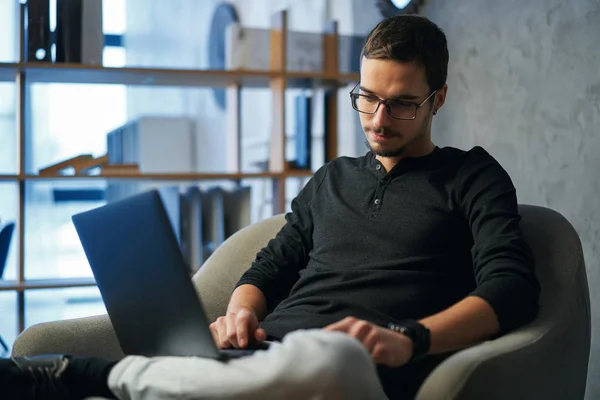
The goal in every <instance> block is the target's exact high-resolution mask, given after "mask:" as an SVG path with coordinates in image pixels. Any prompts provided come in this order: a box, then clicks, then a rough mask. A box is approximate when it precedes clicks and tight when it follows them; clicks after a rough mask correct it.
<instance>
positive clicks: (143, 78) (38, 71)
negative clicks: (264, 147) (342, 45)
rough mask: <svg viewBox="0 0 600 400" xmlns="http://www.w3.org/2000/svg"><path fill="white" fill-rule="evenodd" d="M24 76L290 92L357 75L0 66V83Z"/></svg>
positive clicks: (43, 80)
mask: <svg viewBox="0 0 600 400" xmlns="http://www.w3.org/2000/svg"><path fill="white" fill-rule="evenodd" d="M18 72H24V73H25V74H26V77H27V82H28V83H69V84H115V85H117V84H118V85H146V86H185V87H189V86H205V87H227V86H230V85H234V84H235V85H240V86H241V87H254V88H268V87H269V84H270V82H271V80H272V79H274V78H280V77H283V78H286V79H287V86H288V87H290V88H298V87H307V86H321V85H323V86H325V85H333V84H335V85H339V84H346V83H350V82H355V81H356V80H357V79H358V74H341V75H332V74H325V73H321V72H276V71H253V70H231V71H226V70H222V71H219V70H194V69H168V68H131V67H125V68H113V67H102V66H95V65H82V64H51V63H17V64H14V63H0V81H6V82H7V81H14V80H15V78H16V75H17V73H18Z"/></svg>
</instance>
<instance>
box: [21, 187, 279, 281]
mask: <svg viewBox="0 0 600 400" xmlns="http://www.w3.org/2000/svg"><path fill="white" fill-rule="evenodd" d="M259 181H260V180H259V179H255V180H252V184H247V183H246V182H244V183H242V184H241V187H237V186H236V185H235V183H234V182H231V181H202V182H191V181H150V180H122V179H121V180H120V179H110V180H108V181H105V180H103V179H94V180H91V179H87V180H85V179H81V180H79V179H68V180H67V179H62V180H41V181H35V180H31V181H28V182H27V184H26V202H25V217H26V218H25V228H26V230H25V276H26V278H27V279H44V278H46V279H49V278H52V279H68V278H77V277H92V276H93V274H92V272H91V269H90V266H89V263H88V261H87V258H86V256H85V253H84V252H83V249H82V247H81V242H80V240H79V237H78V235H77V232H76V231H75V228H74V226H73V223H72V220H71V217H72V215H73V214H76V213H79V212H83V211H85V210H89V209H92V208H95V207H98V206H101V205H103V204H106V203H107V202H113V201H116V200H120V199H123V198H125V197H128V196H131V195H133V194H136V193H140V192H142V191H145V190H149V189H150V188H153V187H163V188H165V189H168V188H170V189H169V190H168V193H169V197H168V198H169V199H170V200H169V203H168V204H169V205H168V207H167V209H168V212H169V215H170V216H171V217H172V223H173V227H174V229H175V233H176V235H177V237H178V239H179V242H180V245H181V249H182V252H183V253H184V257H185V258H186V260H188V262H189V263H190V265H191V263H192V262H191V261H189V260H191V259H194V260H195V262H193V267H190V268H194V269H197V268H198V267H199V266H200V265H201V264H202V263H203V261H204V260H205V259H206V258H207V257H208V255H210V253H211V252H212V251H213V250H214V248H215V247H216V246H218V245H220V244H221V243H222V241H223V240H224V239H226V238H227V237H228V236H230V235H231V234H233V233H235V231H237V230H238V229H240V228H242V227H244V226H246V225H248V224H249V223H252V222H255V221H257V220H258V219H259V218H261V219H262V218H265V217H267V216H270V215H268V212H270V210H271V209H269V208H268V207H267V208H264V207H263V206H264V205H265V204H267V202H268V198H270V197H271V193H270V191H271V189H270V187H269V186H268V185H260V183H262V182H259ZM265 181H266V182H270V180H265ZM193 188H198V189H199V192H200V198H199V199H198V197H195V196H196V195H195V192H194V191H193ZM237 189H239V190H237ZM261 207H263V208H261ZM194 210H195V211H194ZM198 210H200V211H198ZM192 223H193V224H192ZM191 225H193V226H195V227H196V229H200V230H199V231H198V230H196V231H192V229H194V228H192V227H191ZM198 232H204V233H203V234H201V235H199V236H198V235H197V234H198ZM200 239H202V242H200ZM200 250H203V251H204V250H206V251H204V253H203V255H202V256H201V257H200V256H196V255H195V254H199V252H200ZM198 257H199V258H198Z"/></svg>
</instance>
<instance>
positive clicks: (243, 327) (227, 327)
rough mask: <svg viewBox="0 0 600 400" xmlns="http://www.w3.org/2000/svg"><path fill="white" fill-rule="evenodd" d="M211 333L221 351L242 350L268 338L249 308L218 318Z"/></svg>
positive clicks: (211, 326)
mask: <svg viewBox="0 0 600 400" xmlns="http://www.w3.org/2000/svg"><path fill="white" fill-rule="evenodd" d="M210 331H211V333H212V335H213V338H214V339H215V342H216V343H217V347H218V348H219V349H226V348H229V347H235V348H238V349H241V348H245V347H248V345H249V344H253V343H261V342H263V341H265V339H266V338H267V333H266V332H265V330H264V329H262V328H260V327H259V325H258V318H257V317H256V314H255V313H254V311H253V310H252V309H249V308H242V309H240V310H237V311H236V312H228V313H227V315H226V316H224V317H219V318H217V320H216V321H215V322H213V323H212V324H210Z"/></svg>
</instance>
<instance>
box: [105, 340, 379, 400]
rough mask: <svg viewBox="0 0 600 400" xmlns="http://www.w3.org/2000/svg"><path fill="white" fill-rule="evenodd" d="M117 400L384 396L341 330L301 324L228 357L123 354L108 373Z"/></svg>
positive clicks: (368, 361)
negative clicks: (225, 359) (256, 348)
mask: <svg viewBox="0 0 600 400" xmlns="http://www.w3.org/2000/svg"><path fill="white" fill-rule="evenodd" d="M108 384H109V387H110V389H111V390H112V391H113V392H114V393H115V395H116V396H117V397H118V398H119V399H121V400H129V399H131V400H149V399H157V400H163V399H164V400H171V399H178V400H181V399H261V400H268V399H277V400H281V399H291V400H294V399H327V400H336V399H346V400H347V399H369V400H376V399H386V397H385V394H384V393H383V389H382V387H381V385H380V383H379V379H378V377H377V372H376V368H375V364H374V362H373V359H372V358H371V356H370V355H369V353H368V352H367V350H366V349H365V348H364V347H363V346H362V344H361V343H360V342H358V341H357V340H355V339H353V338H351V337H349V336H348V335H346V334H344V333H339V332H327V331H323V330H320V329H319V330H317V329H314V330H312V329H311V330H301V331H297V332H293V333H291V334H289V335H287V336H286V337H285V339H284V340H283V342H281V343H273V344H272V345H271V346H270V348H269V349H268V350H265V351H257V352H256V353H254V354H252V355H250V356H247V357H243V358H239V359H234V360H231V361H229V362H227V363H223V362H219V361H215V360H211V359H204V358H197V357H154V358H146V357H140V356H128V357H126V358H124V359H123V360H122V361H120V362H119V363H117V364H116V365H115V367H114V368H113V370H112V371H111V373H110V375H109V380H108Z"/></svg>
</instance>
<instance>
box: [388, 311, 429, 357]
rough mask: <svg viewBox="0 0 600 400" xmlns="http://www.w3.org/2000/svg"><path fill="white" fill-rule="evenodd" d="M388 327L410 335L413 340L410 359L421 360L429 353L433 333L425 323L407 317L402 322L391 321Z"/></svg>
mask: <svg viewBox="0 0 600 400" xmlns="http://www.w3.org/2000/svg"><path fill="white" fill-rule="evenodd" d="M387 327H388V329H391V330H393V331H394V332H399V333H402V334H403V335H406V336H408V337H409V338H410V339H411V340H412V342H413V353H412V357H411V358H410V360H409V361H415V360H420V359H422V358H424V357H425V356H426V355H427V353H429V347H430V346H431V335H430V332H429V329H427V327H425V325H423V324H421V323H420V322H418V321H415V320H413V319H405V320H402V321H400V322H390V323H389V324H388V326H387Z"/></svg>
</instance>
